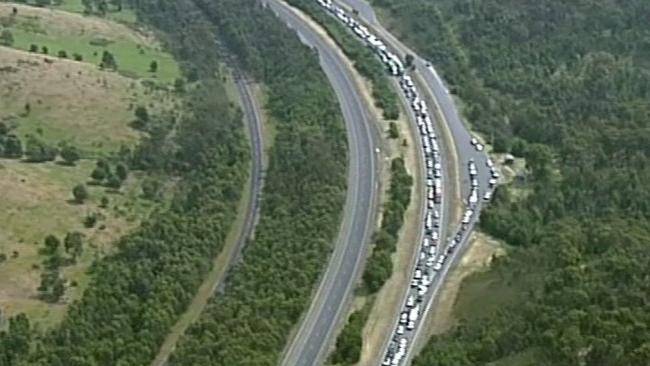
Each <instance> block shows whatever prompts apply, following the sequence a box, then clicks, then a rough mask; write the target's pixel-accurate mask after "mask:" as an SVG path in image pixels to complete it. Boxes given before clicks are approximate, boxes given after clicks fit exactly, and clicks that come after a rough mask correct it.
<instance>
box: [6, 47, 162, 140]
mask: <svg viewBox="0 0 650 366" xmlns="http://www.w3.org/2000/svg"><path fill="white" fill-rule="evenodd" d="M46 60H49V61H46ZM147 94H148V95H147ZM161 94H162V95H161ZM167 94H169V93H168V92H163V91H158V92H153V91H148V90H147V88H145V87H144V86H142V85H141V84H140V83H138V82H135V81H133V80H131V79H128V78H125V77H123V76H120V75H118V74H116V73H110V72H103V71H100V70H98V69H97V68H95V67H94V66H91V65H87V64H83V63H79V62H73V61H68V60H60V59H55V58H50V57H46V56H41V55H35V54H30V53H26V52H22V51H17V50H13V49H9V48H3V47H0V120H5V121H8V122H9V123H11V124H15V125H16V127H17V129H16V130H17V131H16V132H17V133H18V134H19V135H20V136H24V135H25V134H27V133H32V134H36V133H38V131H41V132H42V135H43V138H44V139H45V140H48V141H50V142H52V143H58V142H59V141H64V140H65V141H70V142H72V143H73V144H74V145H76V146H78V147H79V148H80V149H82V150H83V151H84V152H86V153H91V152H105V151H115V150H117V149H118V148H119V147H120V145H122V144H127V145H128V144H131V143H133V142H135V141H137V140H138V138H139V137H140V135H141V134H140V133H138V132H137V131H135V130H134V129H132V128H131V127H129V122H130V121H131V120H133V118H134V117H133V111H132V109H133V107H134V106H135V105H137V104H138V102H139V101H140V102H141V103H146V102H148V101H150V100H152V99H153V98H154V97H155V98H156V99H159V100H162V101H169V102H170V103H171V101H172V99H170V97H169V96H168V95H167ZM27 104H29V110H30V111H29V113H26V105H27ZM148 104H149V103H148Z"/></svg>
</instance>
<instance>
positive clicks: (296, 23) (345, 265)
mask: <svg viewBox="0 0 650 366" xmlns="http://www.w3.org/2000/svg"><path fill="white" fill-rule="evenodd" d="M265 3H266V4H268V6H270V8H271V9H272V10H273V11H274V12H275V13H276V14H277V15H278V16H279V17H280V18H281V19H282V20H283V21H284V22H286V23H287V25H288V26H289V27H291V28H292V29H294V30H296V31H297V33H298V35H299V36H300V38H301V39H302V41H303V42H304V43H305V44H307V45H309V46H310V47H312V48H315V49H316V50H317V51H318V54H319V56H320V62H321V66H322V68H323V70H324V71H325V74H326V75H327V77H328V79H329V81H330V83H331V84H332V86H333V88H334V91H335V93H336V96H337V98H338V101H339V104H340V106H341V110H342V112H343V117H344V119H345V125H346V129H347V136H348V147H349V162H348V187H347V199H346V203H345V210H344V214H343V220H342V223H341V229H340V232H339V237H338V239H337V242H336V244H335V248H334V252H333V253H332V256H331V258H330V260H329V263H328V267H327V269H326V271H325V273H324V275H323V277H322V279H321V281H320V284H319V287H318V289H317V291H316V294H315V295H314V297H313V299H312V303H311V306H310V308H309V310H308V311H307V313H306V315H305V316H304V319H303V320H302V322H301V323H300V325H299V329H298V330H297V333H296V335H295V336H294V338H293V339H292V340H291V341H290V343H289V344H288V346H287V348H286V349H285V353H284V356H283V360H282V364H283V365H288V366H289V365H290V366H313V365H316V364H320V363H322V362H323V359H324V357H325V356H326V352H327V350H328V347H329V345H330V342H331V337H332V333H333V330H334V329H335V327H336V325H337V324H339V323H340V321H341V317H342V316H343V315H345V312H344V310H345V309H346V307H347V304H348V302H349V297H350V296H349V295H350V293H351V291H352V288H353V286H354V283H355V280H356V279H357V277H358V274H359V269H360V267H361V266H360V265H361V262H362V259H363V258H364V257H365V254H366V249H367V244H368V242H369V239H370V234H371V231H372V230H373V228H374V224H375V217H376V200H377V193H378V192H377V191H378V189H377V188H378V185H377V175H378V169H377V167H378V162H377V159H378V158H379V154H378V153H377V152H378V151H379V150H378V148H377V146H378V144H377V142H376V141H378V136H377V133H376V131H375V130H373V127H372V126H373V124H374V122H373V120H372V117H371V114H370V112H369V111H368V110H367V109H366V106H365V104H364V103H363V101H362V100H361V97H360V95H361V93H360V90H358V87H357V85H356V84H355V83H354V81H353V78H352V74H351V70H350V69H349V68H348V67H347V66H346V65H345V63H344V60H343V59H342V58H341V57H340V56H339V54H338V53H336V52H335V50H333V49H332V48H331V47H330V45H329V44H327V43H326V41H325V39H323V38H322V36H321V35H320V34H318V33H316V32H315V31H314V30H313V29H312V28H311V27H310V25H309V24H308V23H306V22H305V21H304V20H303V19H302V18H300V17H299V16H297V15H296V14H295V13H293V12H292V11H291V10H290V9H289V8H288V7H287V6H286V4H284V3H282V2H280V1H277V0H266V1H265Z"/></svg>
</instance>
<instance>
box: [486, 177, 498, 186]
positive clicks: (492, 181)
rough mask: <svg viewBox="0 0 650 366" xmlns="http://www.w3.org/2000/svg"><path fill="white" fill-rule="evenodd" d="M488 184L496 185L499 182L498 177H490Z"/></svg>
mask: <svg viewBox="0 0 650 366" xmlns="http://www.w3.org/2000/svg"><path fill="white" fill-rule="evenodd" d="M488 184H489V185H490V187H493V186H495V185H496V184H497V180H496V178H490V180H489V181H488Z"/></svg>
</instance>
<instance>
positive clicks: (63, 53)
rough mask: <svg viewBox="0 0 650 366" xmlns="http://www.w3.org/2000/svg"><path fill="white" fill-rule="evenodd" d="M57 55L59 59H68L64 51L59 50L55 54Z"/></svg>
mask: <svg viewBox="0 0 650 366" xmlns="http://www.w3.org/2000/svg"><path fill="white" fill-rule="evenodd" d="M57 55H58V56H59V57H60V58H68V53H67V52H66V51H64V50H60V51H59V52H58V53H57Z"/></svg>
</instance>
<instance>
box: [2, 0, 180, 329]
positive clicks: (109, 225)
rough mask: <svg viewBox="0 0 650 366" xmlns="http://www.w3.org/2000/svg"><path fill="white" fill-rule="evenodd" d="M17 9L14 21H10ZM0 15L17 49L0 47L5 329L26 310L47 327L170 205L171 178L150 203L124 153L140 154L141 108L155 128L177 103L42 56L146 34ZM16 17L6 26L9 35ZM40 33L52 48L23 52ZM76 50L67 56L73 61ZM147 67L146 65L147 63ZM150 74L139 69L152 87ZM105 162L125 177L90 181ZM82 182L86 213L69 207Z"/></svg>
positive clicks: (20, 12) (27, 11) (91, 23)
mask: <svg viewBox="0 0 650 366" xmlns="http://www.w3.org/2000/svg"><path fill="white" fill-rule="evenodd" d="M14 6H15V7H16V8H17V14H16V15H11V13H12V9H13V7H14ZM0 18H1V20H0V23H2V24H3V29H9V30H10V32H11V34H12V35H13V36H14V42H13V43H12V44H11V46H12V47H16V48H9V47H3V46H0V191H1V192H2V197H3V199H2V200H0V278H2V279H3V281H0V312H1V317H0V328H5V327H6V326H7V325H8V324H7V322H6V321H4V319H7V318H8V317H11V316H14V315H16V314H18V313H19V312H25V313H26V314H27V315H28V317H29V318H30V320H31V321H32V322H33V323H35V324H38V325H39V326H42V327H50V326H52V325H54V324H57V323H58V322H59V321H60V320H61V319H62V317H63V316H64V314H65V311H66V309H67V307H68V305H69V304H70V303H71V302H73V301H74V300H76V299H78V298H80V297H81V295H82V293H83V291H84V290H85V289H86V286H87V284H88V280H89V273H88V269H89V268H90V266H91V264H92V263H93V262H94V261H95V260H97V259H98V258H101V257H103V256H104V255H106V254H108V253H111V252H112V251H113V243H114V242H115V240H117V239H118V238H120V237H122V236H123V235H125V234H127V233H129V232H130V231H132V230H133V229H135V228H136V227H138V225H139V224H140V222H141V220H143V219H144V218H146V217H147V216H148V215H149V213H150V212H152V211H153V210H154V209H156V208H159V207H162V206H164V202H165V201H166V200H165V199H163V198H164V197H166V196H167V195H168V193H169V191H170V190H171V189H172V187H173V181H171V180H170V181H168V182H165V181H164V180H161V182H162V184H161V187H160V191H159V192H158V194H159V198H160V199H156V200H151V199H146V198H145V197H144V195H143V188H144V189H146V188H145V187H144V185H143V184H148V183H149V182H150V181H151V180H150V179H149V178H147V176H148V174H146V173H145V172H142V171H135V170H134V171H129V169H128V168H127V169H124V167H127V166H128V165H129V162H127V161H125V159H124V158H119V157H118V155H119V154H118V153H120V151H122V152H124V151H128V150H132V149H135V147H136V146H138V144H140V143H141V141H143V139H146V138H147V137H148V136H149V131H148V130H147V128H134V124H133V122H134V121H135V120H137V119H138V118H137V117H136V115H135V110H136V107H138V106H141V107H145V108H146V109H148V111H149V112H148V114H149V115H150V118H151V119H152V120H153V119H157V118H159V117H158V116H163V115H166V114H169V113H170V110H171V109H172V108H174V107H175V105H176V104H177V103H178V97H177V96H176V95H174V93H173V92H171V91H168V90H166V89H165V88H159V87H154V86H153V85H152V84H151V83H150V82H148V81H145V79H141V78H135V77H134V75H131V77H127V76H125V75H124V74H123V73H118V72H114V71H112V70H102V69H101V68H100V67H99V66H98V65H97V64H95V63H94V62H92V61H91V60H89V59H85V60H83V61H82V62H78V61H75V60H72V59H71V57H70V58H62V57H57V55H49V54H48V55H45V54H43V52H42V49H41V48H40V47H41V46H46V45H47V46H46V47H49V48H51V49H52V50H54V49H56V48H55V47H54V46H53V45H55V44H58V43H65V44H66V45H72V44H79V45H84V42H86V40H87V39H88V37H94V36H97V35H106V36H109V35H110V37H112V38H113V39H115V40H116V41H118V42H124V43H125V44H126V43H128V42H130V43H131V44H133V45H134V46H133V47H134V49H135V47H136V46H135V45H136V44H142V45H150V46H151V47H158V46H157V45H156V44H157V42H156V40H155V39H154V38H151V36H149V35H144V34H141V33H139V32H136V31H133V30H130V29H129V28H127V27H125V26H123V25H121V24H117V23H114V22H110V21H106V20H101V19H94V18H91V17H82V16H80V15H76V14H68V13H65V12H62V11H51V10H48V9H38V8H32V7H29V6H24V5H18V4H10V3H0ZM9 18H11V19H12V20H11V22H9V23H11V25H9V26H7V27H5V26H6V25H8V22H7V19H9ZM29 27H31V28H29ZM27 29H30V30H27ZM36 29H42V30H47V32H46V33H40V31H38V32H37V31H36ZM37 35H38V36H42V37H44V38H43V39H47V41H42V42H41V41H40V39H39V50H38V52H27V51H26V50H21V49H25V48H28V47H29V44H30V43H31V42H34V40H35V39H36V38H35V37H36V36H37ZM68 42H70V43H68ZM25 45H26V46H25ZM86 46H87V47H88V49H87V50H85V51H84V50H82V49H81V48H79V49H76V50H77V51H78V52H85V54H89V55H90V52H91V50H92V46H90V45H84V47H86ZM143 47H144V46H143ZM147 47H149V46H147ZM73 50H75V49H74V48H68V52H70V53H71V54H72V52H73ZM152 50H153V48H152ZM75 52H76V51H75ZM152 52H153V51H152ZM156 52H158V55H159V56H160V60H161V67H163V66H162V65H165V63H164V62H162V60H170V61H169V64H168V66H167V68H168V69H169V70H178V66H177V65H176V63H175V62H173V60H172V59H171V56H170V55H168V54H165V53H162V51H156ZM51 53H54V52H51ZM116 54H117V53H116ZM139 57H140V56H139ZM146 60H147V61H146V62H148V58H147V59H146ZM140 62H141V63H143V64H144V63H145V59H144V56H142V58H141V61H140ZM135 64H136V63H135V62H134V63H133V65H135ZM127 65H128V63H127ZM125 67H127V66H125ZM161 70H162V69H161ZM175 72H177V71H174V73H175ZM145 73H148V74H147V75H145ZM154 74H156V73H151V72H148V71H144V72H143V75H144V76H146V77H147V79H152V75H154ZM175 77H176V74H174V78H175ZM10 140H13V141H16V140H17V141H19V146H20V147H19V148H20V150H21V151H20V152H19V153H18V154H17V155H12V154H10V151H9V141H10ZM66 153H67V154H66ZM64 156H67V157H68V159H70V160H66V159H64ZM100 161H103V162H107V164H108V168H107V169H108V170H110V171H113V173H112V174H118V175H119V179H113V181H110V182H109V177H107V178H106V180H103V179H95V178H94V175H93V174H94V171H95V170H97V169H96V167H97V164H99V163H98V162H100ZM118 170H121V172H120V173H118V172H117V171H118ZM77 185H84V187H85V189H86V192H87V195H88V198H87V199H84V202H83V203H82V204H79V203H78V202H75V200H74V196H73V188H74V187H75V186H77ZM89 218H93V219H92V220H93V224H92V225H91V224H90V221H88V220H91V219H89ZM73 233H74V234H75V235H77V234H78V235H80V237H81V238H82V240H81V245H80V249H79V251H80V252H79V253H75V254H73V252H72V251H71V249H68V248H66V246H65V238H66V236H68V235H69V234H73ZM49 235H53V236H54V237H56V238H57V239H58V240H59V242H60V244H59V248H58V249H56V250H55V251H54V254H52V253H49V254H48V253H46V251H47V250H46V249H45V247H44V241H45V238H46V237H48V236H49ZM53 258H55V259H54V260H55V261H56V262H58V263H57V264H56V265H54V264H53V262H51V261H52V260H53ZM54 268H56V269H54ZM48 281H49V282H48ZM57 281H58V282H57ZM48 283H49V285H48ZM44 284H45V285H46V286H45V287H43V286H44ZM60 284H63V286H62V289H63V290H62V291H61V294H58V295H57V296H56V297H55V296H53V291H54V287H55V286H59V285H60ZM57 291H59V290H57Z"/></svg>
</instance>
